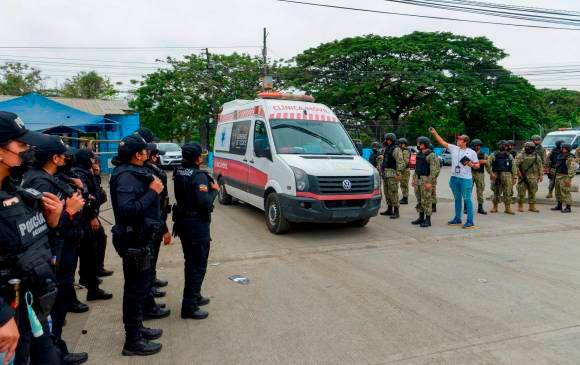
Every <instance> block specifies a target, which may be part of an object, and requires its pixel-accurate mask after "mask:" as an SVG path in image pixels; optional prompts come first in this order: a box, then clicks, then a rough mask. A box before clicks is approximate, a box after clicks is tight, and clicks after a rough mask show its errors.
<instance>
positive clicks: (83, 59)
mask: <svg viewBox="0 0 580 365" xmlns="http://www.w3.org/2000/svg"><path fill="white" fill-rule="evenodd" d="M0 57H18V58H31V59H42V60H61V61H87V62H103V63H120V64H139V65H159V64H160V63H161V64H162V63H165V64H166V63H167V62H166V61H163V60H157V61H156V62H140V61H120V60H101V59H99V60H95V59H87V58H66V57H45V56H41V57H39V56H22V55H7V54H0Z"/></svg>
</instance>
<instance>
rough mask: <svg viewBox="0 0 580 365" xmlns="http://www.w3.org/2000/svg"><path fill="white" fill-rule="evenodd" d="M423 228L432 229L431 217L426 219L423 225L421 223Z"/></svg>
mask: <svg viewBox="0 0 580 365" xmlns="http://www.w3.org/2000/svg"><path fill="white" fill-rule="evenodd" d="M421 227H423V228H426V227H431V216H430V215H428V216H426V217H425V221H424V222H423V223H421Z"/></svg>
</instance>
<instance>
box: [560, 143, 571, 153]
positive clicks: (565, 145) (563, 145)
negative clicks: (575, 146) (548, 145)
mask: <svg viewBox="0 0 580 365" xmlns="http://www.w3.org/2000/svg"><path fill="white" fill-rule="evenodd" d="M560 148H561V149H563V150H568V152H570V151H572V145H571V144H570V143H562V145H561V146H560Z"/></svg>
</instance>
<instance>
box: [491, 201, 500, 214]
mask: <svg viewBox="0 0 580 365" xmlns="http://www.w3.org/2000/svg"><path fill="white" fill-rule="evenodd" d="M498 205H499V204H498V203H496V202H493V208H491V210H490V211H489V212H490V213H497V207H498Z"/></svg>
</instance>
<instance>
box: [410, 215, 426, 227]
mask: <svg viewBox="0 0 580 365" xmlns="http://www.w3.org/2000/svg"><path fill="white" fill-rule="evenodd" d="M423 222H425V213H419V218H417V219H415V220H414V221H412V222H411V224H414V225H419V224H422V223H423Z"/></svg>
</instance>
